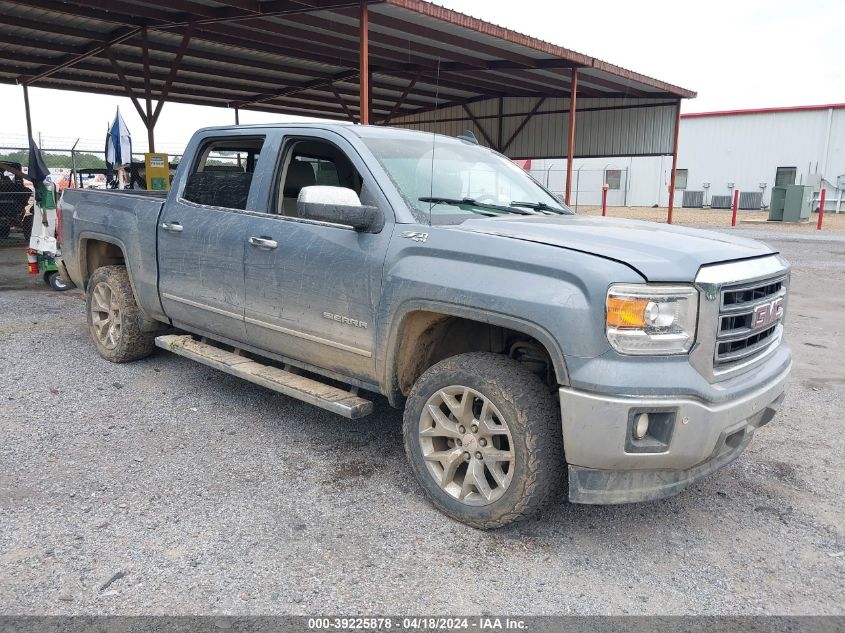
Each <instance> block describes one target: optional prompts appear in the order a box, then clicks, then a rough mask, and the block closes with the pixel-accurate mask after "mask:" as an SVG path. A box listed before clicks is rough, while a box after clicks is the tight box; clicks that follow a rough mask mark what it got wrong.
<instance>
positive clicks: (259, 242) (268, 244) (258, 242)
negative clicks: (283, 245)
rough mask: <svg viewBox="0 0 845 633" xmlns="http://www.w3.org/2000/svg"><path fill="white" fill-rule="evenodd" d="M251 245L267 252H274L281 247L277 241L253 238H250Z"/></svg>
mask: <svg viewBox="0 0 845 633" xmlns="http://www.w3.org/2000/svg"><path fill="white" fill-rule="evenodd" d="M249 245H250V246H256V247H258V248H266V249H267V250H272V249H274V248H277V247H278V246H279V243H278V242H277V241H276V240H271V239H269V238H266V237H251V238H249Z"/></svg>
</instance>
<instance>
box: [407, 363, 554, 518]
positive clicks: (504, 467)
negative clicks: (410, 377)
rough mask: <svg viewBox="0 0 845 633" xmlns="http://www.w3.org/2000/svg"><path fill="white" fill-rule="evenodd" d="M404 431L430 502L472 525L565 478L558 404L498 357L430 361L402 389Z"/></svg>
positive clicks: (539, 499) (522, 504) (521, 506)
mask: <svg viewBox="0 0 845 633" xmlns="http://www.w3.org/2000/svg"><path fill="white" fill-rule="evenodd" d="M403 433H404V438H405V452H406V454H407V456H408V461H409V462H410V464H411V468H412V470H413V471H414V475H415V476H416V478H417V481H418V482H419V483H420V485H421V486H422V487H423V489H424V490H425V492H426V494H427V495H428V497H429V498H430V499H431V502H432V503H433V504H434V505H435V506H436V507H437V508H438V509H439V510H440V511H441V512H443V513H444V514H447V515H448V516H450V517H452V518H454V519H456V520H458V521H461V522H462V523H466V524H467V525H470V526H472V527H475V528H481V529H490V528H497V527H501V526H503V525H506V524H508V523H512V522H514V521H518V520H520V519H523V518H525V517H527V516H528V515H530V514H532V513H533V512H535V511H537V510H538V509H540V508H541V507H542V506H543V505H544V504H545V503H546V502H547V501H548V500H549V499H550V498H551V497H552V495H553V493H554V492H555V491H556V490H557V489H558V487H559V486H560V485H561V484H562V483H563V481H564V476H565V474H564V473H565V471H564V468H565V462H564V453H563V440H562V437H561V421H560V411H559V408H558V406H557V403H556V401H555V399H554V398H553V397H552V395H551V394H550V393H549V389H548V387H547V386H546V385H545V384H543V382H542V381H541V380H540V379H539V378H538V377H537V376H536V375H534V374H532V373H531V372H529V371H528V370H526V369H525V368H524V367H523V366H522V365H521V364H520V363H518V362H516V361H515V360H512V359H510V358H507V357H505V356H501V355H498V354H491V353H485V352H479V353H471V354H462V355H460V356H454V357H452V358H447V359H446V360H444V361H441V362H439V363H437V364H436V365H434V366H433V367H431V368H429V369H428V370H427V371H426V372H425V373H423V375H422V376H420V378H419V380H417V382H416V384H415V385H414V387H413V389H412V390H411V393H410V395H409V396H408V401H407V403H406V406H405V416H404V423H403Z"/></svg>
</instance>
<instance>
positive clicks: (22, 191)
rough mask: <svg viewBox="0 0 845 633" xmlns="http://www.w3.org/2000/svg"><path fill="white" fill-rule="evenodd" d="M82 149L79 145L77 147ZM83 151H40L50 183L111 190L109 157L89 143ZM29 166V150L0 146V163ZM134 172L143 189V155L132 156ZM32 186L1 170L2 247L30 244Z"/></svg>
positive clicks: (175, 161)
mask: <svg viewBox="0 0 845 633" xmlns="http://www.w3.org/2000/svg"><path fill="white" fill-rule="evenodd" d="M77 145H79V143H77ZM87 145H88V148H87V149H86V148H85V144H83V146H82V149H79V148H77V147H74V148H72V149H65V148H61V149H55V148H50V147H45V148H42V149H41V155H42V157H43V158H44V162H45V164H46V165H47V167H48V168H49V169H50V177H51V180H52V181H53V182H54V183H55V185H56V187H57V188H58V189H59V191H63V190H64V188H65V187H68V186H71V187H77V188H97V189H106V188H108V187H109V178H108V175H107V166H106V155H105V150H103V149H99V150H98V149H91V148H90V142H89V143H88V144H87ZM180 159H181V155H179V154H174V155H171V157H170V165H171V168H172V169H175V167H176V166H177V165H178V164H179V160H180ZM28 162H29V149H28V148H26V147H21V146H19V145H7V146H2V145H0V163H11V164H12V165H20V166H21V167H22V168H23V171H24V172H26V171H27V168H28ZM132 163H133V165H134V167H135V168H134V169H132V170H130V171H131V174H132V183H131V185H132V186H133V187H135V188H144V187H145V183H144V179H143V172H142V169H141V168H140V166H142V165H143V163H144V155H143V154H141V153H133V154H132ZM31 198H32V185H31V183H30V182H29V181H26V180H23V181H22V180H21V179H20V177H18V176H17V175H16V174H14V173H12V172H9V171H5V170H3V169H2V167H0V247H3V246H23V245H26V244H28V243H29V232H30V230H31V227H32V222H31V215H30V213H29V212H30V209H31V206H32V202H33V201H32V199H31Z"/></svg>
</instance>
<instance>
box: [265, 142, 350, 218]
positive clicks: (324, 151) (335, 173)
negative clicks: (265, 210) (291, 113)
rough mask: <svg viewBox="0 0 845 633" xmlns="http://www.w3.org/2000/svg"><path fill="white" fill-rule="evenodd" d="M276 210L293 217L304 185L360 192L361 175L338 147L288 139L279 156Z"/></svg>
mask: <svg viewBox="0 0 845 633" xmlns="http://www.w3.org/2000/svg"><path fill="white" fill-rule="evenodd" d="M280 172H281V173H280V177H279V178H280V179H279V186H278V192H277V194H276V205H275V209H276V213H278V214H279V215H287V216H292V217H296V216H297V210H296V203H297V200H298V199H299V192H300V191H302V189H303V187H312V186H314V185H322V186H325V187H346V188H347V189H352V190H353V191H355V193H357V194H358V195H359V196H360V195H361V176H360V174H359V173H358V172H357V170H356V169H355V167H353V166H352V162H351V161H350V160H349V159H348V158H347V157H346V154H344V153H343V152H342V151H341V150H340V149H338V148H337V147H335V146H334V145H332V144H331V143H327V142H325V141H315V140H297V141H293V142H291V143H290V144H289V145H288V146H287V148H286V149H285V152H284V153H283V158H282V169H281V170H280Z"/></svg>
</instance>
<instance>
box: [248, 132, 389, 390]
mask: <svg viewBox="0 0 845 633" xmlns="http://www.w3.org/2000/svg"><path fill="white" fill-rule="evenodd" d="M273 167H274V168H273V169H272V170H270V169H269V168H270V165H269V164H268V163H265V164H264V165H263V168H262V178H263V177H264V175H263V171H264V169H267V170H268V173H267V177H268V180H270V179H272V181H273V183H274V184H273V186H272V187H271V191H270V192H269V194H268V201H267V204H266V207H265V211H266V213H265V214H263V215H262V216H261V218H260V220H259V222H258V223H257V224H256V225H253V226H254V227H255V231H254V232H253V233H250V236H249V239H248V241H247V251H246V258H245V270H244V275H245V284H246V306H245V312H244V315H245V320H246V332H247V337H248V339H249V343H250V344H251V345H252V346H254V347H257V348H260V349H264V350H268V351H271V352H274V353H276V354H279V355H281V356H283V357H286V358H289V359H293V360H299V361H302V362H303V363H306V364H308V365H312V366H316V367H318V368H323V369H328V370H332V371H333V372H335V373H337V374H340V375H343V376H352V377H355V378H358V379H360V380H363V381H369V382H377V381H376V379H375V358H374V357H375V339H374V335H375V332H376V324H375V316H376V308H377V305H378V301H379V297H380V296H381V284H382V270H383V264H384V258H385V254H386V251H387V244H388V241H389V240H390V235H391V232H392V226H393V222H394V216H393V211H392V209H391V208H390V207H389V205H388V203H387V200H386V199H385V198H384V195H383V194H382V192H381V189H380V188H379V187H378V185H377V184H376V183H375V180H374V179H373V177H372V176H371V175H370V173H369V171H368V170H367V168H366V165H365V164H364V162H363V160H362V159H361V158H360V156H358V154H357V152H355V150H354V148H353V147H352V146H351V145H350V144H349V143H348V142H347V141H346V140H345V139H343V138H342V137H341V136H339V135H337V134H334V133H332V132H328V131H321V130H313V131H311V130H309V131H308V132H303V133H302V134H296V135H289V136H285V138H284V139H282V148H281V152H280V153H279V158H278V159H277V160H276V164H275V165H274V166H273ZM311 185H323V186H342V187H346V188H350V189H353V190H355V191H356V193H358V195H359V198H360V199H361V201H362V202H363V204H366V205H373V206H378V207H380V208H381V210H382V211H383V213H384V216H385V226H384V228H383V229H382V230H381V231H380V232H379V233H376V234H373V233H358V232H356V231H354V230H352V229H351V228H349V227H342V226H338V225H332V224H328V223H325V222H320V221H316V220H313V219H309V218H307V217H300V216H299V215H298V212H297V207H296V200H297V197H298V196H299V192H300V191H301V190H302V188H303V187H307V186H311Z"/></svg>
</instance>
